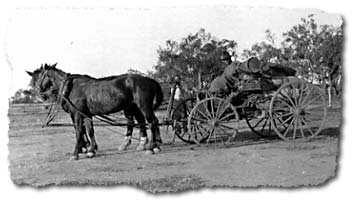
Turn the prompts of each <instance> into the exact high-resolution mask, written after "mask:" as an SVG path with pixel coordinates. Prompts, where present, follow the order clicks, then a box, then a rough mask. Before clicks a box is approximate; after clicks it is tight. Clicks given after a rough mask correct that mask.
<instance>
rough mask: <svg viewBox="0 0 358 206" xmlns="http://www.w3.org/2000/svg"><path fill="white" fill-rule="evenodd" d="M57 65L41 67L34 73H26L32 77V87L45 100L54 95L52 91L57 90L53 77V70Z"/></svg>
mask: <svg viewBox="0 0 358 206" xmlns="http://www.w3.org/2000/svg"><path fill="white" fill-rule="evenodd" d="M56 64H57V63H56ZM56 64H54V65H48V64H45V65H41V67H40V68H38V69H36V70H35V71H34V72H29V71H26V72H27V73H28V74H29V75H30V76H31V82H30V86H31V87H32V88H33V89H34V90H35V91H36V92H37V93H38V94H39V95H40V97H41V98H42V99H43V100H47V99H48V97H49V96H50V95H53V92H52V91H53V90H54V89H55V88H54V85H55V83H54V80H53V78H52V77H51V70H52V69H53V68H55V67H56Z"/></svg>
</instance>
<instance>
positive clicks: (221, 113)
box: [218, 104, 230, 118]
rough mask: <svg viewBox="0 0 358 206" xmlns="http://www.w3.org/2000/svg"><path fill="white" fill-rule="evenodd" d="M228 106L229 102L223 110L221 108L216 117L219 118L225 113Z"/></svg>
mask: <svg viewBox="0 0 358 206" xmlns="http://www.w3.org/2000/svg"><path fill="white" fill-rule="evenodd" d="M229 106H230V104H226V105H225V108H224V109H223V110H221V112H220V114H219V115H218V118H220V117H221V115H223V114H224V113H225V111H226V109H227V108H229Z"/></svg>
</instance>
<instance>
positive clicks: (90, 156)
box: [87, 152, 96, 158]
mask: <svg viewBox="0 0 358 206" xmlns="http://www.w3.org/2000/svg"><path fill="white" fill-rule="evenodd" d="M95 155H96V153H94V152H87V158H92V157H94V156H95Z"/></svg>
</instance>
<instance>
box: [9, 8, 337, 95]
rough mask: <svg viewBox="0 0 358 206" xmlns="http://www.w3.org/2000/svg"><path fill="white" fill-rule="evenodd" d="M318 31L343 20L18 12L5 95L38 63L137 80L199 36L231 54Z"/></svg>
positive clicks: (295, 12)
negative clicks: (206, 35)
mask: <svg viewBox="0 0 358 206" xmlns="http://www.w3.org/2000/svg"><path fill="white" fill-rule="evenodd" d="M311 13H313V14H315V19H316V20H317V22H318V23H319V24H329V25H334V26H338V25H340V24H341V23H342V17H341V16H340V15H338V14H330V13H325V12H323V11H320V10H314V9H283V8H269V7H239V6H193V7H188V6H187V7H163V8H142V9H140V8H127V9H123V8H122V9H121V8H113V7H104V8H100V7H99V8H93V7H35V8H34V7H31V8H30V7H19V8H17V9H16V10H15V11H14V12H13V13H12V14H11V17H10V20H9V22H8V25H7V30H6V34H5V56H6V58H7V61H8V64H9V67H10V69H11V70H12V81H11V86H10V89H11V91H10V94H14V93H15V91H17V90H18V89H19V88H27V86H28V84H29V82H30V77H29V76H28V75H27V74H26V73H25V70H28V71H33V70H35V69H36V68H39V67H40V65H41V64H43V63H56V62H58V64H57V65H58V68H60V69H62V70H64V71H66V72H70V73H79V74H88V75H91V76H93V77H103V76H109V75H116V74H122V73H125V72H126V71H127V70H128V69H130V68H132V69H137V70H139V71H142V72H146V71H150V70H152V67H153V66H154V65H155V64H156V62H157V58H158V54H157V50H158V48H159V46H164V45H165V41H166V40H168V39H171V40H175V41H180V40H181V39H182V38H184V37H185V36H187V35H188V34H189V33H196V32H197V31H199V29H200V28H204V29H205V30H206V31H207V32H210V33H211V34H212V35H213V36H215V37H217V38H219V39H223V38H226V39H230V40H235V41H236V42H237V43H238V45H239V46H238V53H239V54H240V52H241V51H242V50H243V49H246V48H249V47H250V46H251V45H252V44H254V43H256V42H261V41H263V40H264V37H265V30H266V29H270V30H271V31H272V32H273V33H275V34H276V35H277V37H278V40H279V37H280V36H281V34H282V33H283V32H285V31H287V30H289V29H290V28H292V26H293V25H296V24H298V23H299V22H300V19H301V18H303V17H307V16H308V14H311Z"/></svg>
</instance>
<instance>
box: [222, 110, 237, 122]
mask: <svg viewBox="0 0 358 206" xmlns="http://www.w3.org/2000/svg"><path fill="white" fill-rule="evenodd" d="M231 116H234V117H235V113H231V112H229V114H227V115H225V116H224V117H220V118H219V120H221V121H223V120H224V121H225V120H226V119H227V118H229V117H231ZM229 120H230V119H229Z"/></svg>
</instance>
